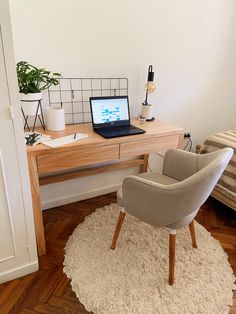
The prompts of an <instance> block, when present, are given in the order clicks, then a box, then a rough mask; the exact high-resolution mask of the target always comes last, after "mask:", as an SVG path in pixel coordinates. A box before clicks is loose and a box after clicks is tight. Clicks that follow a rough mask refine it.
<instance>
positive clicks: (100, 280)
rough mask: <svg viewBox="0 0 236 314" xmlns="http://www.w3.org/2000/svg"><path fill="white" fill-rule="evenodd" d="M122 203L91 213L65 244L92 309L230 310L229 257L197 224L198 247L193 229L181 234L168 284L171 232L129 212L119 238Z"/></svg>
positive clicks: (68, 263) (119, 313) (72, 272)
mask: <svg viewBox="0 0 236 314" xmlns="http://www.w3.org/2000/svg"><path fill="white" fill-rule="evenodd" d="M118 215H119V207H118V205H116V204H113V205H110V206H106V207H103V208H99V209H97V210H96V212H94V213H92V214H91V215H89V216H87V217H86V219H85V220H84V222H83V223H82V224H80V225H79V226H78V227H77V228H76V229H75V231H74V232H73V234H72V235H71V236H70V238H69V240H68V242H67V245H66V248H65V261H64V272H65V273H66V275H67V276H68V277H69V278H70V279H71V285H72V289H73V291H74V292H75V293H76V295H77V297H78V298H79V300H80V302H81V303H83V304H84V306H85V308H86V309H87V310H88V311H92V312H93V313H99V314H102V313H106V314H113V313H116V314H125V313H129V314H131V313H134V314H139V313H140V314H151V313H152V314H154V313H161V314H172V313H173V314H185V313H186V314H187V313H188V314H189V313H193V314H197V313H201V314H203V313H204V314H205V313H206V314H223V313H229V309H230V307H229V305H231V304H232V297H233V293H232V290H233V289H235V285H234V281H235V277H234V275H233V273H232V269H231V267H230V265H229V262H228V259H227V255H226V254H225V253H224V251H223V249H222V248H221V246H220V244H219V242H218V241H216V240H215V239H213V238H212V237H211V235H210V233H209V232H207V231H206V229H204V228H203V227H202V226H201V225H199V224H197V223H195V227H196V236H197V243H198V249H193V248H192V245H191V237H190V234H189V230H188V227H186V228H184V229H182V230H179V231H178V232H177V237H176V265H175V283H174V285H173V286H170V285H169V284H168V241H169V236H168V231H166V230H165V229H160V228H155V227H153V226H151V225H148V224H146V223H144V222H142V221H139V220H138V219H136V218H134V217H132V216H130V215H128V214H127V215H126V217H125V221H124V223H123V227H122V230H121V233H120V236H119V239H118V242H117V248H116V250H114V251H113V250H111V249H110V246H111V241H112V237H113V232H114V228H115V224H116V221H117V218H118Z"/></svg>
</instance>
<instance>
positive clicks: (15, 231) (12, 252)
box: [0, 0, 38, 282]
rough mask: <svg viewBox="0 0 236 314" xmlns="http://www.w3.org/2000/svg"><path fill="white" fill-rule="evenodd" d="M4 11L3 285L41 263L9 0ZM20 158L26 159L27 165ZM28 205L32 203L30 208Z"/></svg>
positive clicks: (0, 123) (0, 105)
mask: <svg viewBox="0 0 236 314" xmlns="http://www.w3.org/2000/svg"><path fill="white" fill-rule="evenodd" d="M2 10H4V11H5V12H4V13H5V14H4V18H3V11H2ZM0 11H1V13H0V282H3V281H7V280H10V279H13V278H15V277H19V276H21V275H24V274H27V273H29V272H32V271H34V270H37V268H38V263H37V257H36V249H35V244H34V242H35V236H34V234H32V231H34V230H33V229H32V226H28V225H29V223H30V221H31V223H32V225H33V219H32V217H33V216H32V206H31V204H30V202H29V200H27V198H26V197H25V190H24V188H23V186H24V185H22V180H23V178H24V179H26V181H27V180H28V174H27V171H26V169H24V172H25V173H24V172H22V165H23V164H24V165H25V164H26V154H22V149H23V148H24V147H22V145H24V143H23V132H21V134H17V133H19V132H17V128H18V123H19V121H18V122H17V123H15V121H14V120H15V119H18V120H19V119H22V117H21V115H20V114H19V113H20V111H19V110H16V111H15V112H14V113H13V115H14V120H13V116H12V111H11V108H14V106H12V105H13V102H14V101H15V100H16V99H17V95H16V86H15V85H16V77H15V76H16V75H15V72H14V71H12V67H15V61H14V55H13V53H12V52H10V51H9V49H10V48H11V49H13V48H12V42H11V41H12V38H11V33H10V32H9V25H10V23H9V21H8V20H6V19H7V18H8V19H9V11H8V6H7V1H6V0H1V4H0ZM5 30H6V31H5ZM14 86H15V88H14ZM16 104H17V101H15V105H16ZM18 105H19V104H18ZM20 122H21V121H20ZM19 139H20V143H21V149H19V148H20V146H19V142H17V141H19ZM20 159H25V160H24V161H25V163H22V160H20ZM28 193H30V189H29V185H28ZM26 204H27V206H28V205H29V204H30V205H29V206H28V208H26ZM29 210H31V213H30V215H29ZM32 238H33V242H32ZM32 243H33V244H32ZM32 250H33V252H32Z"/></svg>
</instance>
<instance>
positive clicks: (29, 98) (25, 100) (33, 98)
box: [20, 93, 42, 116]
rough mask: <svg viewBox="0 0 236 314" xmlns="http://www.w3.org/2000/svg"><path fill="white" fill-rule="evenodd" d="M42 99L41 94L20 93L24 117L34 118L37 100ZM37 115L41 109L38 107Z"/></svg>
mask: <svg viewBox="0 0 236 314" xmlns="http://www.w3.org/2000/svg"><path fill="white" fill-rule="evenodd" d="M41 99H42V93H29V94H23V93H20V101H21V107H22V109H23V111H24V114H25V116H35V115H36V111H37V107H38V104H39V100H41ZM38 114H41V108H40V107H39V110H38Z"/></svg>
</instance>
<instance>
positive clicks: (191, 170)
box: [163, 149, 199, 181]
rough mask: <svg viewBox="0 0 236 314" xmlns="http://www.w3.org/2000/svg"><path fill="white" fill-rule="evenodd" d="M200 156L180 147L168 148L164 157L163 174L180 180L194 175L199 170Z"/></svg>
mask: <svg viewBox="0 0 236 314" xmlns="http://www.w3.org/2000/svg"><path fill="white" fill-rule="evenodd" d="M198 156H199V155H198V154H194V153H190V152H186V151H184V150H180V149H170V150H168V151H167V153H166V155H165V158H164V163H163V174H164V175H166V176H168V177H171V178H173V179H176V180H178V181H182V180H184V179H186V178H188V177H190V176H192V175H193V174H195V173H196V172H197V171H198Z"/></svg>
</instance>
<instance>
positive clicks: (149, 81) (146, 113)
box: [141, 65, 156, 121]
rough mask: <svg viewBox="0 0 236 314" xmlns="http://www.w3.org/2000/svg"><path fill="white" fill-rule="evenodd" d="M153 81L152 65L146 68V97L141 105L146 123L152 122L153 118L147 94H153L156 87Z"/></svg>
mask: <svg viewBox="0 0 236 314" xmlns="http://www.w3.org/2000/svg"><path fill="white" fill-rule="evenodd" d="M153 81H154V72H153V67H152V65H149V67H148V77H147V83H146V85H145V91H146V97H145V101H144V102H143V103H142V113H141V114H142V115H143V116H145V117H146V121H153V120H154V119H155V118H154V117H153V116H152V105H151V104H149V103H148V94H151V93H153V92H154V90H155V88H156V86H155V84H154V83H153Z"/></svg>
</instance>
